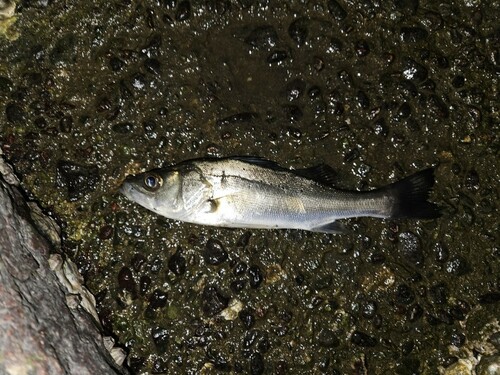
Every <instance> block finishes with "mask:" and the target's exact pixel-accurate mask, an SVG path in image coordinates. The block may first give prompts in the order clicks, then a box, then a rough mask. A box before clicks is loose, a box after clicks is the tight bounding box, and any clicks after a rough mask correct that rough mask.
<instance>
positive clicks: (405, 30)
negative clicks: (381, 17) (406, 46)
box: [399, 27, 429, 43]
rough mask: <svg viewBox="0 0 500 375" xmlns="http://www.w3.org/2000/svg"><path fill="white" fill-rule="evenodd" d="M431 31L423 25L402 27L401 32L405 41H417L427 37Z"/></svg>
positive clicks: (401, 36)
mask: <svg viewBox="0 0 500 375" xmlns="http://www.w3.org/2000/svg"><path fill="white" fill-rule="evenodd" d="M428 35H429V33H428V32H427V30H425V29H423V28H421V27H402V28H401V30H400V32H399V37H400V39H401V40H402V41H403V42H405V43H417V42H421V41H423V40H425V39H427V36H428Z"/></svg>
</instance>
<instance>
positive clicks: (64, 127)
mask: <svg viewBox="0 0 500 375" xmlns="http://www.w3.org/2000/svg"><path fill="white" fill-rule="evenodd" d="M72 128H73V117H71V116H69V115H67V116H64V117H63V118H62V119H61V120H59V130H60V131H61V132H62V133H70V132H71V129H72Z"/></svg>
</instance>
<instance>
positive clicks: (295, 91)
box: [285, 79, 306, 102]
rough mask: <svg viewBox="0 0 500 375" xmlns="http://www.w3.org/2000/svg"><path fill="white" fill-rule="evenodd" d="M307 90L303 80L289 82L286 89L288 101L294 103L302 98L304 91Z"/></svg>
mask: <svg viewBox="0 0 500 375" xmlns="http://www.w3.org/2000/svg"><path fill="white" fill-rule="evenodd" d="M305 88H306V84H305V82H304V81H302V80H301V79H294V80H293V81H291V82H289V83H288V84H287V85H286V88H285V95H286V98H287V100H288V101H290V102H291V101H294V100H296V99H298V98H300V97H301V96H302V94H303V93H304V90H305Z"/></svg>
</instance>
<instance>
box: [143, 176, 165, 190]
mask: <svg viewBox="0 0 500 375" xmlns="http://www.w3.org/2000/svg"><path fill="white" fill-rule="evenodd" d="M162 183H163V179H162V178H161V177H160V176H159V175H157V174H153V173H148V174H147V175H145V176H144V188H145V189H146V190H149V191H156V190H158V189H159V188H160V187H161V185H162Z"/></svg>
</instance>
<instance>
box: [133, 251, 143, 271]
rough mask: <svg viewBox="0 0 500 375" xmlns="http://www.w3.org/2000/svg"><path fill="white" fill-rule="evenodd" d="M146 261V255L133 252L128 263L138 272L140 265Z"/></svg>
mask: <svg viewBox="0 0 500 375" xmlns="http://www.w3.org/2000/svg"><path fill="white" fill-rule="evenodd" d="M145 262H146V257H145V256H144V255H142V254H135V255H134V256H133V257H132V260H131V262H130V265H131V266H132V268H133V269H134V271H135V272H139V271H140V270H141V268H142V265H143V264H144V263H145Z"/></svg>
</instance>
